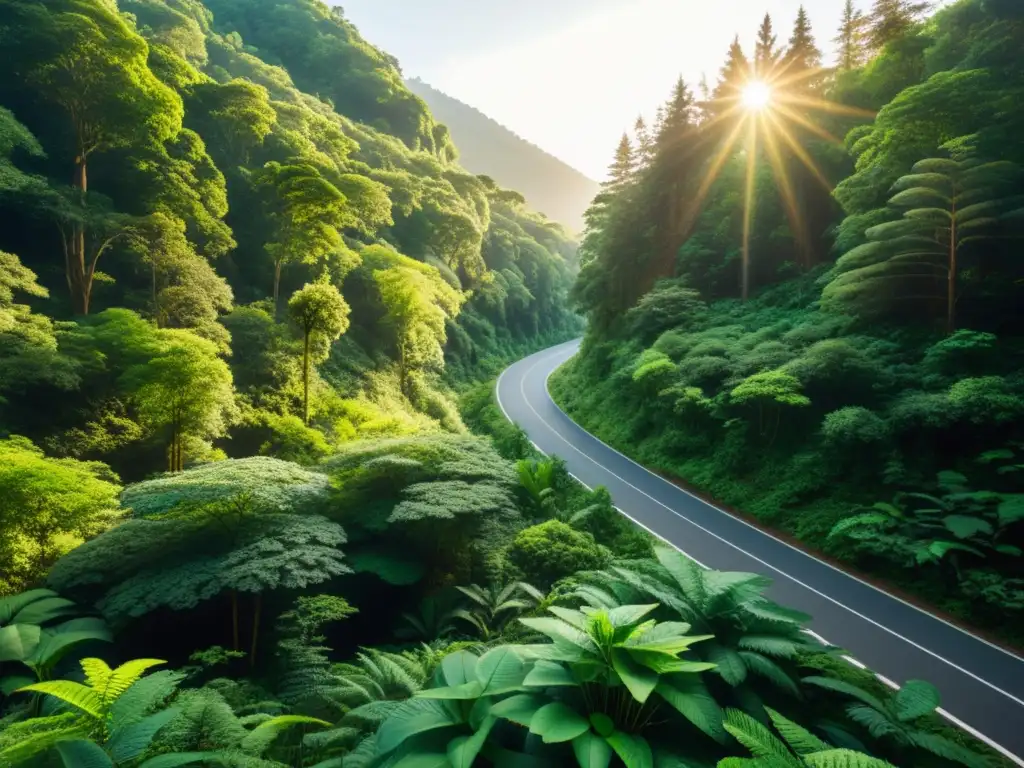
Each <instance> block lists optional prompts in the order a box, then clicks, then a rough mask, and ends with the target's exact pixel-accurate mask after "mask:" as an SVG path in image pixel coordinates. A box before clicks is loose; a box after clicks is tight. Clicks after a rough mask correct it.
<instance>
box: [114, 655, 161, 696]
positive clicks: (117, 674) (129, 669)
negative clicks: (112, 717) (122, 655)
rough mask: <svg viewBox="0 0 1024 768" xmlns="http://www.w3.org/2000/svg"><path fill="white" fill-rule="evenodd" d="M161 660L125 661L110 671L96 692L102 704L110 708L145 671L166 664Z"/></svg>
mask: <svg viewBox="0 0 1024 768" xmlns="http://www.w3.org/2000/svg"><path fill="white" fill-rule="evenodd" d="M166 663H167V662H166V661H163V660H162V659H133V660H132V661H126V662H125V663H124V664H122V665H121V666H119V667H118V668H117V669H114V670H112V671H111V673H110V676H109V677H108V678H107V682H106V685H103V686H100V687H99V688H98V690H97V693H99V695H100V697H101V698H102V699H103V702H104V704H106V705H107V706H110V705H111V704H113V703H114V702H115V701H117V699H118V697H120V696H121V695H122V694H124V693H125V692H126V691H127V690H128V689H129V688H131V687H132V685H134V684H135V682H136V681H137V680H139V678H141V677H142V675H143V673H145V671H146V670H147V669H150V668H152V667H156V666H159V665H161V664H166Z"/></svg>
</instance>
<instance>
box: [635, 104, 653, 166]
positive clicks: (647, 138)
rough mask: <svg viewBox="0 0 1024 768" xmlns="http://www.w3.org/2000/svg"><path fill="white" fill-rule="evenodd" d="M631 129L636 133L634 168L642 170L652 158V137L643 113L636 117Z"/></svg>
mask: <svg viewBox="0 0 1024 768" xmlns="http://www.w3.org/2000/svg"><path fill="white" fill-rule="evenodd" d="M633 131H634V132H635V133H636V170H637V171H644V170H646V169H647V168H649V167H650V166H651V163H652V162H653V160H654V137H653V136H652V135H651V131H650V129H649V128H648V127H647V121H646V120H644V118H643V115H640V116H638V117H637V119H636V123H634V124H633Z"/></svg>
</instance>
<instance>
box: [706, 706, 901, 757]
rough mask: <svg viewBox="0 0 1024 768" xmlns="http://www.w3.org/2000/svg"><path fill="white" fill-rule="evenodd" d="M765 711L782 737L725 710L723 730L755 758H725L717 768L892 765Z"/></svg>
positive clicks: (740, 713)
mask: <svg viewBox="0 0 1024 768" xmlns="http://www.w3.org/2000/svg"><path fill="white" fill-rule="evenodd" d="M766 711H767V712H768V715H769V717H770V718H771V722H772V724H773V725H774V726H775V729H776V731H778V733H779V734H780V735H781V736H782V738H781V739H780V738H779V737H778V736H776V735H775V733H773V732H772V731H771V730H769V729H768V728H767V727H766V726H765V725H763V724H762V723H760V722H759V721H757V720H755V719H754V718H752V717H751V716H750V715H748V714H746V713H745V712H740V711H739V710H736V709H727V710H726V711H725V720H724V722H723V725H724V726H725V729H726V730H727V731H728V732H729V733H730V734H731V735H732V736H733V738H735V739H736V741H738V742H739V743H740V744H742V745H743V746H744V747H746V748H747V749H749V750H750V752H751V753H752V754H753V755H754V758H753V759H750V758H743V757H727V758H725V759H724V760H721V761H719V763H718V768H755V766H766V767H767V766H772V768H801V766H814V767H816V768H821V767H822V766H843V768H894V766H892V765H890V764H889V763H887V762H886V761H884V760H879V759H878V758H876V757H871V756H870V755H865V754H863V753H860V752H855V751H853V750H850V749H836V748H835V747H833V746H832V745H831V744H828V743H826V742H824V741H822V740H821V739H819V738H818V737H817V736H815V735H814V734H813V733H811V732H810V731H808V730H807V729H806V728H802V727H801V726H799V725H797V724H796V723H794V722H793V721H792V720H789V719H787V718H785V717H783V716H782V715H780V714H779V713H778V712H776V711H775V710H773V709H766Z"/></svg>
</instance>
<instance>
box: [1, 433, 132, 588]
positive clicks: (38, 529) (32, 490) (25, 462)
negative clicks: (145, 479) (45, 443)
mask: <svg viewBox="0 0 1024 768" xmlns="http://www.w3.org/2000/svg"><path fill="white" fill-rule="evenodd" d="M119 491H120V486H119V485H118V483H117V478H116V476H114V475H113V473H112V472H111V471H110V469H109V468H108V467H106V466H105V465H103V464H100V463H98V462H83V461H76V460H75V459H52V458H47V457H46V456H45V455H44V453H43V451H41V450H40V449H38V448H36V447H35V446H34V445H32V443H31V442H30V441H28V440H26V439H25V438H21V437H12V438H9V439H7V440H0V526H2V527H3V530H4V536H3V542H2V543H0V573H2V574H3V576H2V577H0V594H10V593H13V592H17V591H18V590H19V589H22V588H24V587H26V586H28V585H30V584H32V583H33V582H35V581H36V580H37V579H39V577H41V576H42V575H43V574H44V573H45V572H46V570H47V568H49V566H50V565H52V564H53V563H54V561H56V560H57V559H58V558H59V557H60V556H61V555H63V554H65V553H67V552H69V551H71V550H72V549H74V548H75V547H76V546H78V545H79V544H81V543H82V542H83V541H85V540H86V539H89V538H91V537H92V536H95V535H97V534H99V533H102V532H103V531H104V530H106V529H107V528H109V527H110V526H111V525H113V524H114V523H115V522H117V520H118V518H119V517H120V512H119V511H118V509H117V494H118V492H119Z"/></svg>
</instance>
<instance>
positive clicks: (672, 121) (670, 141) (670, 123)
mask: <svg viewBox="0 0 1024 768" xmlns="http://www.w3.org/2000/svg"><path fill="white" fill-rule="evenodd" d="M694 106H695V103H694V100H693V93H691V91H690V89H689V88H688V87H687V85H686V82H685V81H684V80H683V78H682V77H680V78H679V79H678V80H676V84H675V86H674V87H673V89H672V97H671V98H670V99H669V100H668V103H667V104H666V105H665V119H664V120H663V121H662V124H661V130H660V131H659V132H658V135H657V136H656V137H655V146H656V148H657V151H658V152H662V151H664V150H666V149H669V148H671V147H673V146H675V145H677V143H678V142H679V140H680V139H681V138H682V137H683V136H684V135H685V134H687V133H688V132H689V130H690V129H691V128H692V127H693V118H694V114H693V110H694Z"/></svg>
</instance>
